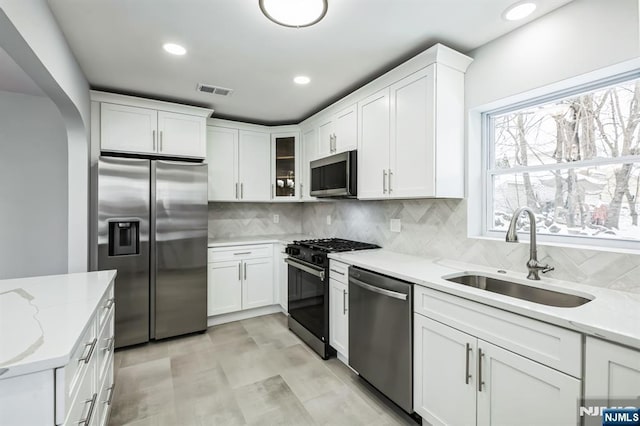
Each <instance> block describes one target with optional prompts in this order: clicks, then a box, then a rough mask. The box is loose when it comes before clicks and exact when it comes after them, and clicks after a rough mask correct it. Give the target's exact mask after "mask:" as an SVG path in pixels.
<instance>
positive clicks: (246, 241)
mask: <svg viewBox="0 0 640 426" xmlns="http://www.w3.org/2000/svg"><path fill="white" fill-rule="evenodd" d="M312 238H317V237H314V236H312V235H307V234H272V235H252V236H249V237H229V238H209V248H215V247H231V246H246V245H251V244H275V243H283V244H288V243H291V242H293V241H297V240H309V239H312Z"/></svg>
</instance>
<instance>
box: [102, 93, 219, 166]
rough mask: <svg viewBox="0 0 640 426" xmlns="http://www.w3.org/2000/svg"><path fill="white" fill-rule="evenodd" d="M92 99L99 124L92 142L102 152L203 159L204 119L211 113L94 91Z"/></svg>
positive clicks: (203, 109) (204, 141)
mask: <svg viewBox="0 0 640 426" xmlns="http://www.w3.org/2000/svg"><path fill="white" fill-rule="evenodd" d="M91 100H92V108H93V109H95V111H96V114H95V115H96V116H98V117H99V121H100V125H99V131H92V136H91V137H92V143H94V144H96V145H99V146H100V150H101V151H104V152H118V153H127V154H142V155H153V156H164V157H185V158H196V159H201V158H205V156H206V118H207V117H208V116H209V115H210V114H211V113H212V112H213V110H210V109H205V108H198V107H191V106H186V105H178V104H172V103H168V102H161V101H154V100H151V99H143V98H136V97H133V96H124V95H116V94H112V93H105V92H96V91H91ZM98 111H99V113H98ZM96 130H97V129H96Z"/></svg>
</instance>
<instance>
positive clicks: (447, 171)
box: [358, 64, 464, 199]
mask: <svg viewBox="0 0 640 426" xmlns="http://www.w3.org/2000/svg"><path fill="white" fill-rule="evenodd" d="M463 89H464V73H462V72H460V71H457V70H455V69H452V68H449V67H446V66H442V65H439V64H432V65H429V66H427V67H425V68H423V69H421V70H419V71H418V72H416V73H413V74H411V75H409V76H408V77H405V78H403V79H401V80H399V81H397V82H395V83H393V84H391V85H390V86H389V87H388V88H385V89H382V90H381V91H380V92H378V93H377V94H376V95H373V96H370V97H369V98H367V99H365V100H363V101H360V103H359V107H358V110H359V114H360V125H359V146H358V148H359V149H358V156H359V161H358V172H359V173H358V198H361V199H379V198H429V197H438V198H447V197H449V198H462V197H464V138H463V136H464V135H463V126H464V105H463V99H464V94H463ZM383 98H385V101H384V102H383V101H382V99H383ZM372 102H378V104H376V105H375V106H374V105H373V104H372ZM383 104H384V106H385V107H386V111H387V115H386V116H383V114H384V113H383V111H382V105H383ZM373 151H377V152H373ZM382 153H384V154H386V155H387V159H386V161H382V158H381V155H382ZM372 158H375V160H376V161H375V162H373V163H372V164H369V162H370V161H371V159H372ZM381 176H382V177H381Z"/></svg>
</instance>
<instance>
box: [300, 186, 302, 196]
mask: <svg viewBox="0 0 640 426" xmlns="http://www.w3.org/2000/svg"><path fill="white" fill-rule="evenodd" d="M300 198H302V184H300Z"/></svg>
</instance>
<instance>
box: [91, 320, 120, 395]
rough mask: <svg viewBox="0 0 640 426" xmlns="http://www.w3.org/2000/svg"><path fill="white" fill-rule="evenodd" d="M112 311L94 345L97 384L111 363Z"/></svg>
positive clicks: (112, 338)
mask: <svg viewBox="0 0 640 426" xmlns="http://www.w3.org/2000/svg"><path fill="white" fill-rule="evenodd" d="M113 315H114V313H113V310H112V311H111V315H109V318H107V320H106V321H105V324H104V327H103V328H102V331H101V332H100V334H99V336H98V343H97V344H96V349H95V351H96V352H97V354H96V355H97V357H96V359H97V368H98V383H101V382H102V380H103V378H104V375H105V373H106V371H107V368H108V367H109V362H111V363H112V362H113V348H114V343H115V338H114V330H113Z"/></svg>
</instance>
